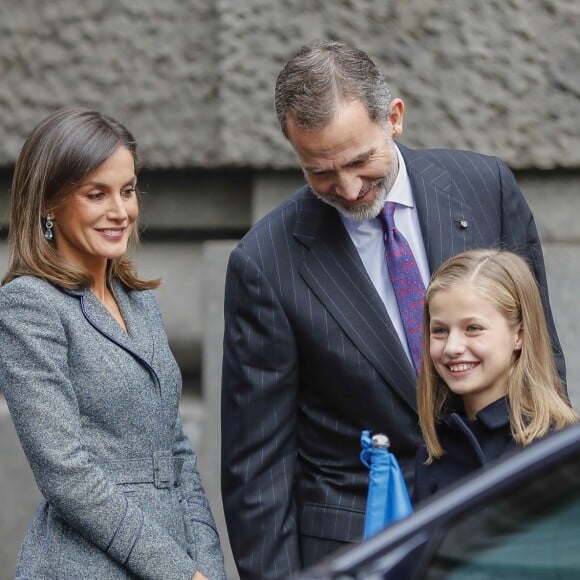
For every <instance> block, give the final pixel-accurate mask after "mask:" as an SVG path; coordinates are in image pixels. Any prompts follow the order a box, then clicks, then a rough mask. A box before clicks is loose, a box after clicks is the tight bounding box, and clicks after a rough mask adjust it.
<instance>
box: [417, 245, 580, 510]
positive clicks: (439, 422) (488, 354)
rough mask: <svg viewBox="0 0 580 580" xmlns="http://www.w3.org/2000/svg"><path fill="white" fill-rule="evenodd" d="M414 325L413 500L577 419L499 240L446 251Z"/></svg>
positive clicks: (533, 304)
mask: <svg viewBox="0 0 580 580" xmlns="http://www.w3.org/2000/svg"><path fill="white" fill-rule="evenodd" d="M423 328H424V329H425V339H424V341H423V363H422V368H421V372H420V374H419V382H418V387H417V398H418V409H419V421H420V425H421V431H422V433H423V438H424V440H425V445H424V446H423V447H422V448H420V449H419V451H418V454H417V465H416V479H415V490H414V494H413V499H414V501H415V502H418V501H420V500H421V499H423V498H425V497H427V496H429V495H431V494H433V493H435V492H436V491H438V490H440V489H441V488H443V487H445V486H446V485H449V484H450V483H452V482H454V481H456V480H458V479H459V478H461V477H463V476H464V475H466V474H468V473H470V472H472V471H474V470H476V469H477V468H479V467H481V466H483V465H485V464H486V463H488V462H490V461H492V460H494V459H496V458H498V457H500V456H501V455H503V454H504V453H506V452H508V451H511V450H513V449H516V448H518V447H523V446H526V445H529V444H530V443H532V442H534V441H536V440H538V439H540V438H542V437H544V436H546V435H547V434H548V433H549V432H550V431H552V430H558V429H562V428H563V427H565V426H567V425H570V424H572V423H575V422H577V420H578V417H577V415H576V413H575V412H574V411H573V410H572V409H571V407H570V405H569V402H568V401H567V399H566V396H565V394H564V391H563V389H562V385H561V383H560V379H559V378H558V374H557V372H556V368H555V363H554V358H553V353H552V348H551V345H550V338H549V334H548V330H547V326H546V321H545V318H544V313H543V310H542V303H541V299H540V294H539V291H538V287H537V284H536V282H535V280H534V277H533V275H532V273H531V271H530V269H529V267H528V265H527V263H526V262H525V260H524V259H523V258H521V257H519V256H517V255H516V254H513V253H511V252H506V251H500V250H471V251H467V252H463V253H461V254H458V255H456V256H454V257H452V258H450V259H449V260H448V261H447V262H445V263H444V264H442V265H441V266H440V267H439V269H438V270H437V271H436V272H435V274H434V275H433V277H432V279H431V283H430V284H429V287H428V288H427V292H426V295H425V308H424V327H423Z"/></svg>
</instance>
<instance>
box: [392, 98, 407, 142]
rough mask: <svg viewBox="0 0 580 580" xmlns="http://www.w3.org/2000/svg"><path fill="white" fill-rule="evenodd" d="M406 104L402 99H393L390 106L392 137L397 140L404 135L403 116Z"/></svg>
mask: <svg viewBox="0 0 580 580" xmlns="http://www.w3.org/2000/svg"><path fill="white" fill-rule="evenodd" d="M404 115H405V103H403V100H402V99H399V98H397V99H393V100H392V101H391V104H390V105H389V121H390V123H391V137H392V138H393V139H396V138H397V137H400V136H401V135H402V134H403V116H404Z"/></svg>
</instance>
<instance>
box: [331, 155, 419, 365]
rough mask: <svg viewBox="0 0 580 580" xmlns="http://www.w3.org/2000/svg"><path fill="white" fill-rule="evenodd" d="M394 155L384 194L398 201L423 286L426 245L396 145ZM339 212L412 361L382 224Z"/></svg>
mask: <svg viewBox="0 0 580 580" xmlns="http://www.w3.org/2000/svg"><path fill="white" fill-rule="evenodd" d="M397 156H398V158H399V172H398V174H397V178H396V179H395V182H394V183H393V186H392V187H391V190H390V191H389V193H388V195H387V201H393V202H395V203H396V204H397V205H396V207H395V225H396V226H397V229H398V230H399V231H400V232H401V233H402V234H403V236H405V238H406V240H407V242H409V245H410V246H411V250H412V251H413V254H414V256H415V261H416V262H417V265H418V267H419V272H420V273H421V277H422V278H423V283H424V284H425V287H426V286H427V284H428V283H429V279H430V273H429V264H428V262H427V255H426V253H425V244H424V243H423V236H422V234H421V228H420V226H419V216H418V215H417V208H416V207H415V201H414V199H413V192H412V190H411V182H410V181H409V175H408V174H407V168H406V166H405V161H404V159H403V156H402V155H401V152H400V151H399V149H398V148H397ZM340 215H341V218H342V221H343V223H344V227H345V228H346V231H347V232H348V234H349V235H350V237H351V239H352V241H353V244H354V245H355V248H356V249H357V251H358V253H359V255H360V257H361V260H362V262H363V264H364V266H365V269H366V271H367V273H368V275H369V276H370V278H371V281H372V283H373V284H374V286H375V288H376V289H377V292H378V293H379V296H380V297H381V299H382V300H383V302H384V303H385V306H386V308H387V312H388V313H389V316H390V318H391V322H392V323H393V326H394V328H395V330H396V331H397V334H398V336H399V340H400V341H401V344H402V345H403V348H404V349H405V351H406V353H407V356H408V357H409V361H411V363H412V359H411V353H410V352H409V347H408V346H407V338H406V336H405V329H404V328H403V322H402V320H401V315H400V313H399V306H398V304H397V298H396V296H395V292H394V290H393V286H392V284H391V280H390V278H389V271H388V268H387V260H386V257H385V242H384V238H383V227H382V225H381V222H380V219H379V218H378V217H377V218H375V219H372V220H362V221H357V220H352V219H350V218H348V217H346V216H344V215H342V214H340Z"/></svg>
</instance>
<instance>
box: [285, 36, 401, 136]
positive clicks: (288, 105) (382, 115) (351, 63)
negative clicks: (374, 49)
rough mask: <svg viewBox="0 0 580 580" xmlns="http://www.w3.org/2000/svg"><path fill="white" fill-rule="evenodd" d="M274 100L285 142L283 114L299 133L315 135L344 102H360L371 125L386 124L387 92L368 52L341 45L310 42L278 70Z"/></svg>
mask: <svg viewBox="0 0 580 580" xmlns="http://www.w3.org/2000/svg"><path fill="white" fill-rule="evenodd" d="M274 99H275V107H276V116H277V117H278V123H279V125H280V130H281V131H282V133H283V135H284V136H285V137H286V138H288V127H287V121H288V116H289V115H291V116H292V119H293V121H294V122H295V123H296V125H297V127H298V128H299V129H302V130H309V131H316V130H319V129H322V128H323V127H325V126H326V125H327V124H328V123H329V122H330V120H331V119H332V118H333V117H334V114H335V112H336V108H337V106H338V105H339V104H340V103H341V102H345V101H355V100H358V101H360V102H361V103H363V105H364V106H365V107H366V109H367V111H368V114H369V117H370V118H371V119H372V120H373V121H379V122H386V121H387V120H388V118H389V106H390V104H391V93H390V91H389V87H388V86H387V83H386V81H385V78H384V76H383V74H382V73H381V72H380V71H379V69H378V68H377V67H376V65H375V63H374V62H373V61H372V60H371V58H370V57H369V55H368V54H366V53H365V52H363V51H362V50H358V49H357V48H354V47H352V46H349V45H348V44H344V43H341V42H334V41H324V40H316V41H314V42H311V43H310V44H307V45H305V46H303V47H302V48H301V49H300V50H299V51H298V53H297V54H296V55H295V56H294V57H293V58H291V59H290V60H289V61H288V62H287V63H286V64H285V66H284V68H283V69H282V70H281V71H280V74H279V75H278V79H277V81H276V91H275V97H274Z"/></svg>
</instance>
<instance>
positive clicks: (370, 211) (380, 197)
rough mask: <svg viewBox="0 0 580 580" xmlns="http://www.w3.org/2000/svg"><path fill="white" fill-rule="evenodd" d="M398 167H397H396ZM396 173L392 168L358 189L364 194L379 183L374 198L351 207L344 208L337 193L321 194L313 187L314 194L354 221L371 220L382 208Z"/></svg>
mask: <svg viewBox="0 0 580 580" xmlns="http://www.w3.org/2000/svg"><path fill="white" fill-rule="evenodd" d="M397 169H398V168H397ZM396 175H397V173H396V170H392V171H390V172H389V174H388V175H387V176H386V177H381V178H380V179H375V180H374V181H370V182H369V183H367V184H366V185H365V186H364V187H363V188H362V189H361V191H360V194H361V195H364V194H365V193H367V192H368V191H370V190H371V189H372V188H373V187H376V186H377V185H379V189H378V190H377V194H376V195H375V197H374V199H373V200H372V201H370V202H368V203H359V204H357V205H355V206H354V207H353V209H346V208H345V207H344V206H343V205H342V204H343V202H344V200H343V199H342V198H341V197H340V196H339V195H334V194H330V195H321V194H320V193H318V192H317V191H315V190H314V189H312V187H311V189H312V191H313V192H314V195H316V197H317V198H318V199H319V200H320V201H323V202H324V203H327V204H328V205H331V206H332V207H333V208H334V209H336V210H338V211H339V212H340V213H341V214H342V215H344V216H346V217H347V218H349V219H351V220H355V221H363V220H372V219H374V218H376V217H377V216H378V215H379V213H380V212H381V210H382V209H383V207H384V205H385V202H386V201H387V195H388V193H389V190H390V189H391V187H392V186H393V183H394V181H395V177H396Z"/></svg>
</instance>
